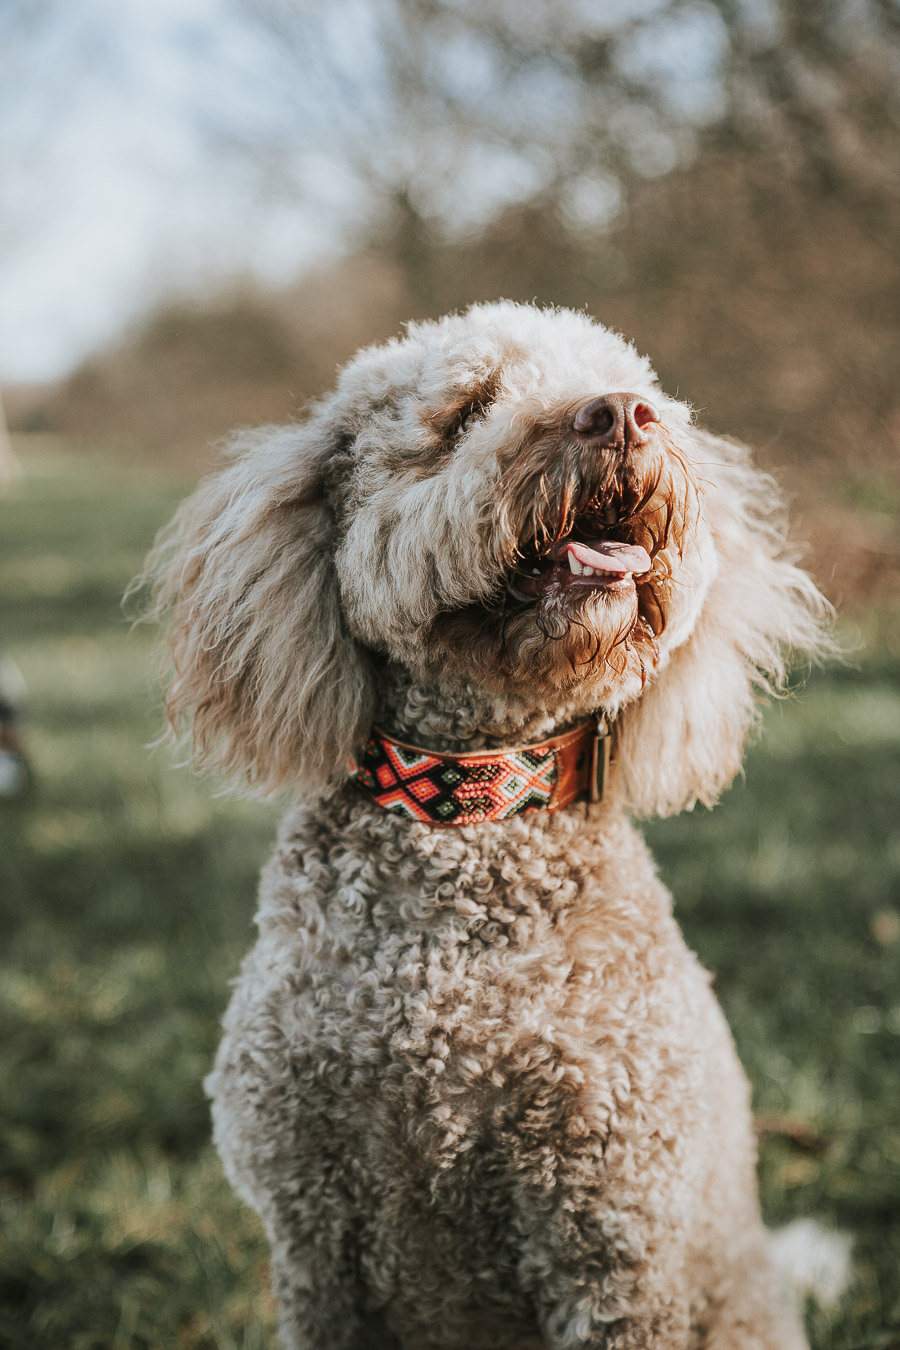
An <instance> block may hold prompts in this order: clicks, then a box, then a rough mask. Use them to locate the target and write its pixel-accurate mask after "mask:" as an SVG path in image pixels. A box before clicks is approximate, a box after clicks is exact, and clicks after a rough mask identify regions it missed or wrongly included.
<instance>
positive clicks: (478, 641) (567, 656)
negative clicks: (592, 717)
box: [435, 433, 698, 688]
mask: <svg viewBox="0 0 900 1350" xmlns="http://www.w3.org/2000/svg"><path fill="white" fill-rule="evenodd" d="M697 503H698V495H697V487H696V483H695V481H694V479H693V476H692V474H691V472H690V470H689V469H688V467H687V465H686V463H685V460H684V457H683V456H682V455H681V453H680V452H679V450H678V448H677V447H676V446H675V445H674V444H673V443H672V442H671V441H670V440H669V439H668V438H667V437H666V436H665V433H660V434H658V435H656V436H655V437H654V438H653V441H652V443H651V444H650V445H648V446H646V447H642V448H641V449H640V450H639V451H638V452H637V453H635V454H631V455H629V456H627V457H625V456H622V455H620V454H616V453H613V452H603V451H596V450H587V449H585V447H584V446H581V445H575V444H572V443H571V442H568V441H567V442H563V443H562V444H561V443H560V442H559V440H558V439H556V440H551V439H550V438H547V439H545V440H543V441H536V442H535V443H534V444H533V445H531V446H529V447H527V448H526V450H525V451H523V452H522V453H520V454H519V455H518V456H517V457H516V460H515V462H514V463H513V464H512V465H511V467H510V469H509V470H508V471H507V472H506V474H505V475H504V477H503V478H502V479H501V481H500V484H499V487H498V503H497V518H498V532H497V543H496V544H495V548H496V552H497V554H498V555H499V556H498V561H499V564H500V568H499V570H500V578H499V580H498V586H497V590H496V593H495V595H493V596H491V597H490V598H489V600H488V601H487V602H486V603H483V604H480V605H473V606H471V607H469V608H468V609H466V610H463V611H457V612H456V613H454V614H450V615H442V616H440V617H439V620H438V622H437V624H436V630H435V635H436V636H437V635H438V634H439V635H440V638H442V639H443V641H441V642H440V644H439V645H440V646H441V648H442V649H443V650H444V652H445V653H446V655H447V657H450V656H451V653H452V654H456V653H459V654H464V657H465V661H466V663H467V665H468V668H469V669H470V670H471V671H472V673H473V674H478V675H479V676H480V677H481V678H483V679H486V680H487V681H488V682H489V683H495V682H496V683H499V684H504V685H508V684H509V683H512V684H514V685H522V684H523V683H528V682H531V683H537V682H540V683H547V684H550V685H551V686H553V687H556V688H572V687H573V686H575V685H578V684H580V683H582V682H584V681H586V680H590V679H592V678H596V677H597V676H598V675H602V676H603V677H606V678H612V679H615V678H617V677H624V676H625V675H626V674H628V673H629V672H635V673H636V674H638V675H639V677H640V679H641V681H643V679H644V678H646V674H647V672H648V671H649V670H650V669H651V668H652V666H653V665H654V664H655V663H656V661H657V659H658V645H657V644H658V640H659V639H660V637H661V635H662V634H663V632H664V630H665V626H666V618H667V609H668V604H669V600H670V598H671V596H672V593H673V587H674V586H675V585H677V581H676V579H675V576H674V574H675V573H676V572H677V567H678V563H679V562H680V560H681V557H682V554H683V551H684V549H685V547H686V545H687V544H688V542H689V539H690V536H691V533H692V531H693V528H694V526H695V524H696V519H697ZM573 546H574V547H573ZM573 558H574V559H576V560H578V559H587V560H589V561H595V562H596V563H597V569H596V571H594V575H592V576H590V575H589V576H585V575H584V574H583V572H582V573H581V574H579V573H578V572H577V571H576V570H575V568H572V567H571V563H572V559H573ZM623 560H624V561H623ZM576 566H578V564H577V562H576ZM604 568H612V569H613V570H612V571H604V570H603V569H604ZM623 568H624V570H623ZM570 569H571V570H570ZM587 570H588V571H589V572H590V571H593V570H594V569H591V568H588V569H587Z"/></svg>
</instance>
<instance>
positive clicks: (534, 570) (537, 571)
mask: <svg viewBox="0 0 900 1350" xmlns="http://www.w3.org/2000/svg"><path fill="white" fill-rule="evenodd" d="M531 575H532V576H533V577H539V576H540V575H541V569H540V568H539V567H532V569H531Z"/></svg>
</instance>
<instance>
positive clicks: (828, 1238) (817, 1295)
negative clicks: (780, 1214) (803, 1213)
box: [770, 1219, 853, 1310]
mask: <svg viewBox="0 0 900 1350" xmlns="http://www.w3.org/2000/svg"><path fill="white" fill-rule="evenodd" d="M770 1244H771V1248H772V1253H773V1255H774V1257H775V1261H776V1264H777V1266H778V1268H779V1269H780V1270H781V1272H782V1274H783V1276H784V1278H785V1280H786V1282H787V1284H788V1285H789V1286H790V1288H791V1289H792V1290H793V1291H794V1293H795V1295H796V1296H797V1298H798V1299H799V1300H801V1301H804V1300H806V1299H808V1298H811V1299H814V1300H815V1302H816V1303H818V1304H819V1306H820V1307H821V1308H824V1309H826V1310H827V1309H828V1308H833V1307H834V1306H835V1305H836V1304H837V1303H838V1302H839V1300H840V1298H841V1295H842V1294H843V1293H844V1290H845V1289H846V1288H847V1285H848V1284H849V1283H850V1266H851V1258H852V1254H853V1238H852V1237H851V1236H850V1235H849V1233H839V1232H837V1231H836V1230H835V1229H833V1228H824V1227H823V1226H822V1225H821V1224H820V1223H817V1222H816V1221H815V1219H795V1220H794V1222H793V1223H789V1224H785V1226H784V1228H776V1229H775V1231H774V1232H772V1233H771V1234H770Z"/></svg>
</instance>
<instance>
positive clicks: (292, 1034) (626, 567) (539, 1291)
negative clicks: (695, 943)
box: [148, 302, 828, 1350]
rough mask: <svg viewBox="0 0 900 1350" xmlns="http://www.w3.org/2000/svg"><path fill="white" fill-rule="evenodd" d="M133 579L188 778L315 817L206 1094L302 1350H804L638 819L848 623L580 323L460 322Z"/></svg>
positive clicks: (688, 436)
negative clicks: (145, 605)
mask: <svg viewBox="0 0 900 1350" xmlns="http://www.w3.org/2000/svg"><path fill="white" fill-rule="evenodd" d="M235 448H236V454H235V456H234V458H233V462H231V463H230V465H228V466H227V467H226V468H225V469H224V471H223V472H221V473H220V474H219V475H218V476H215V477H213V478H212V479H211V480H209V481H207V482H206V483H204V484H202V485H201V486H200V487H199V488H198V490H197V491H196V493H195V494H194V496H193V497H192V498H190V499H189V500H188V501H187V502H186V503H185V504H184V505H183V506H182V508H181V509H180V511H179V513H178V514H177V516H176V518H175V520H174V522H173V524H172V526H171V527H170V528H169V529H168V530H167V531H166V532H165V533H164V535H163V536H162V537H161V540H160V541H159V542H158V544H157V546H156V549H155V551H154V553H153V555H152V556H151V560H150V563H149V569H148V572H149V575H150V576H152V577H153V578H154V579H155V585H156V591H155V601H154V614H155V615H156V616H157V617H160V616H164V615H167V616H168V618H169V623H170V633H171V653H172V667H171V675H170V679H169V681H168V685H167V705H168V713H169V718H170V720H171V723H172V725H173V726H174V727H176V728H178V727H188V728H189V729H190V735H191V744H192V747H193V756H194V759H195V761H196V763H197V764H198V765H199V766H201V767H202V768H206V769H211V770H213V771H215V772H216V773H218V774H220V775H224V776H225V777H226V778H228V779H230V780H232V781H236V782H239V783H242V784H243V785H244V787H245V789H249V790H252V791H255V792H258V793H262V794H272V793H278V792H280V791H282V790H285V789H287V790H289V791H290V792H291V794H292V796H293V798H294V805H293V806H292V808H291V809H290V810H289V812H288V814H287V817H286V819H285V820H284V823H283V825H282V827H281V831H280V836H279V840H278V844H277V848H276V851H275V855H274V857H273V858H272V860H271V861H270V862H269V864H268V865H267V867H266V869H265V871H264V873H263V878H262V884H261V890H260V902H259V913H258V924H259V941H258V943H257V945H256V947H255V948H254V950H253V951H252V952H251V954H250V955H249V957H248V958H247V959H246V961H245V963H244V965H243V968H242V972H241V975H240V978H239V980H238V981H237V984H236V987H235V991H234V995H233V998H232V1001H231V1006H230V1008H229V1009H228V1012H227V1015H226V1018H225V1034H224V1039H223V1041H222V1044H221V1048H220V1050H219V1053H218V1057H217V1060H216V1064H215V1067H214V1070H213V1072H212V1073H211V1075H210V1077H209V1079H208V1083H207V1087H208V1091H209V1094H210V1096H211V1098H212V1103H213V1118H214V1132H215V1140H216V1144H217V1147H218V1150H219V1153H220V1155H221V1157H222V1160H223V1163H224V1166H225V1170H226V1172H227V1175H228V1177H229V1178H230V1180H231V1182H232V1184H233V1186H234V1187H235V1189H236V1191H237V1192H238V1194H239V1195H240V1196H241V1197H242V1198H243V1199H244V1200H245V1201H246V1202H247V1203H248V1204H249V1205H251V1206H252V1207H253V1208H254V1209H255V1210H256V1211H257V1213H258V1214H259V1216H260V1218H261V1220H262V1223H263V1225H264V1227H265V1231H266V1234H267V1236H268V1240H269V1242H270V1244H271V1249H272V1272H273V1282H274V1287H275V1292H276V1296H277V1302H278V1307H279V1318H280V1334H281V1337H282V1340H283V1343H284V1346H285V1347H286V1348H287V1350H460V1348H461V1347H466V1348H467V1350H486V1348H487V1347H490V1348H491V1350H513V1348H514V1347H515V1350H526V1348H532V1347H534V1348H536V1347H549V1350H587V1348H588V1347H600V1346H602V1347H604V1348H605V1350H651V1348H655V1347H659V1348H660V1350H663V1347H664V1348H665V1350H687V1348H688V1347H691V1348H699V1347H705V1348H706V1350H751V1348H752V1350H801V1347H803V1346H804V1345H805V1340H804V1336H803V1332H802V1330H801V1327H800V1323H799V1319H798V1318H797V1316H796V1314H795V1311H794V1310H793V1308H792V1306H791V1300H790V1298H789V1296H788V1295H787V1294H786V1292H785V1290H784V1288H783V1287H782V1283H781V1278H780V1275H779V1273H778V1271H777V1270H776V1269H775V1266H774V1263H773V1260H772V1258H771V1256H770V1252H769V1248H768V1244H767V1239H766V1235H765V1232H764V1229H763V1226H762V1223H761V1220H760V1216H759V1208H758V1200H757V1190H756V1181H755V1171H754V1168H755V1147H754V1135H753V1127H752V1121H751V1114H750V1108H749V1094H748V1086H747V1083H746V1081H745V1078H744V1075H743V1072H742V1070H741V1068H740V1066H739V1064H738V1061H737V1057H736V1055H735V1051H734V1048H733V1045H732V1041H731V1037H730V1034H729V1032H728V1030H727V1028H726V1025H725V1022H724V1019H723V1017H722V1014H721V1012H720V1009H719V1007H718V1004H717V1003H716V1001H715V998H714V997H713V994H712V993H711V990H710V980H709V976H708V975H707V974H706V972H705V971H704V970H703V969H702V967H701V966H700V965H699V963H698V962H697V960H696V959H695V957H694V956H693V955H692V954H691V953H690V952H689V951H688V949H687V948H686V946H685V944H684V941H683V939H682V937H681V935H680V932H679V930H678V927H677V925H676V923H675V921H674V919H673V916H672V902H671V897H670V896H669V894H668V893H667V891H666V890H665V888H664V887H663V885H662V884H661V882H660V880H659V879H658V877H657V875H656V871H655V869H654V865H653V862H652V860H651V858H650V856H649V854H648V851H647V849H646V847H645V845H644V843H643V840H642V838H641V836H640V834H639V833H638V832H637V831H636V829H635V827H634V826H633V824H632V823H631V818H632V817H646V816H650V815H654V814H655V815H667V814H670V813H672V812H676V811H679V810H682V809H684V808H690V807H691V806H692V805H694V804H695V803H698V802H700V803H703V804H705V805H711V804H712V803H713V802H714V801H715V800H716V798H717V796H718V795H719V794H720V792H721V791H722V790H723V789H724V788H725V787H726V786H727V785H728V784H729V782H730V781H731V780H732V778H733V777H734V775H735V774H736V772H737V771H738V769H739V767H740V764H741V757H742V748H743V745H744V741H745V738H746V736H747V734H748V731H750V729H751V728H752V727H753V726H754V724H755V723H756V721H757V719H758V709H759V705H760V696H761V695H765V694H766V693H767V692H773V691H777V690H779V689H781V688H782V687H783V685H784V681H785V670H786V662H787V661H788V659H789V655H790V653H794V654H799V655H800V656H801V657H803V658H805V659H808V658H811V657H813V656H815V655H816V654H817V653H818V652H820V651H821V650H822V648H823V645H824V643H825V642H826V641H827V638H826V637H825V634H826V630H827V623H828V607H827V605H826V602H825V601H824V600H823V599H822V597H821V596H820V595H819V593H818V591H817V589H816V587H815V586H814V584H813V582H812V581H811V580H810V579H809V577H808V576H807V575H806V574H805V573H804V572H803V571H801V570H799V569H798V567H797V566H796V565H795V564H794V563H793V562H792V561H791V560H790V558H789V557H786V556H785V554H784V532H783V528H782V523H781V505H780V501H779V493H778V490H777V488H776V485H775V483H774V482H773V480H772V479H771V478H770V477H768V476H766V475H764V474H763V473H761V472H760V471H758V470H757V469H756V468H754V467H753V466H752V465H751V462H750V459H749V456H748V453H747V452H746V450H744V449H743V448H742V447H740V446H739V445H737V444H734V443H732V442H731V441H727V440H723V439H720V438H718V437H715V436H713V435H710V434H708V433H707V432H705V431H702V430H700V429H699V428H698V427H697V426H696V425H695V423H694V419H693V417H692V414H691V412H690V410H689V408H688V407H687V406H686V405H685V404H684V403H682V402H679V401H677V400H675V399H673V398H670V397H668V396H667V395H666V394H665V393H663V391H662V390H661V388H660V386H659V384H658V381H657V379H656V377H655V375H654V373H653V370H652V369H651V366H650V364H649V363H648V361H647V360H645V359H644V358H643V357H641V356H639V355H638V354H637V352H636V351H635V350H634V349H633V347H631V346H630V345H628V343H626V342H625V341H624V340H623V339H622V338H620V337H619V336H617V335H615V334H614V333H611V332H609V331H607V330H606V329H605V328H603V327H601V326H600V325H599V324H598V323H596V322H594V321H593V320H592V319H591V318H589V317H588V316H587V315H585V314H583V313H574V312H571V311H567V310H559V309H541V308H537V307H534V306H528V305H518V304H513V303H509V302H501V303H497V304H485V305H476V306H474V307H472V308H470V309H469V310H467V311H466V312H465V313H462V314H456V315H451V316H448V317H446V318H443V319H441V320H440V321H438V322H423V323H417V324H411V325H410V326H409V328H408V331H407V333H406V335H405V336H404V337H403V338H402V339H397V340H394V341H391V342H388V343H386V344H385V345H380V346H374V347H370V348H368V349H365V350H363V351H361V352H360V353H358V354H357V355H356V356H355V357H354V359H353V360H351V361H350V363H349V364H348V365H347V366H346V368H345V369H344V370H343V371H342V373H341V374H340V377H339V380H338V383H337V386H336V389H335V391H334V392H333V393H332V394H331V395H330V396H329V397H327V398H325V399H323V400H322V401H320V402H319V403H317V404H316V405H314V406H313V407H312V409H311V410H310V412H309V414H308V416H307V417H306V420H305V421H303V422H302V423H298V424H297V425H292V426H287V427H283V428H271V427H270V428H264V429H262V430H261V431H257V432H252V433H247V434H243V435H241V436H239V437H238V439H237V441H236V447H235Z"/></svg>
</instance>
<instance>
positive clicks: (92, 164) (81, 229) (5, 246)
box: [0, 0, 334, 382]
mask: <svg viewBox="0 0 900 1350" xmlns="http://www.w3.org/2000/svg"><path fill="white" fill-rule="evenodd" d="M37 2H38V0H32V3H33V5H35V6H36V4H37ZM2 36H3V34H2V30H0V39H2ZM23 48H24V50H23V51H20V54H19V60H20V63H21V64H20V65H19V67H18V69H17V71H16V72H15V74H16V77H17V87H16V88H15V89H10V87H9V85H7V93H6V95H4V96H3V98H2V103H0V119H2V126H0V158H2V161H3V165H4V168H5V171H6V172H5V174H4V177H5V179H6V186H5V189H4V190H3V191H2V196H0V208H2V215H0V381H7V382H12V381H18V380H41V379H47V378H53V377H55V376H57V375H60V374H62V373H64V372H65V371H66V370H68V369H69V368H71V366H72V365H73V364H74V363H75V362H77V360H78V359H79V358H80V357H81V356H83V355H84V354H85V353H86V352H87V351H89V350H90V349H91V348H93V347H95V346H97V345H98V344H101V343H102V342H104V341H105V340H108V339H109V338H110V337H112V336H113V335H114V334H115V332H116V331H117V330H118V329H119V328H121V327H122V325H123V324H124V323H127V322H128V321H129V319H131V318H133V317H134V316H136V315H138V314H140V313H141V312H142V311H143V310H144V309H145V308H146V307H147V306H148V304H150V303H152V302H153V301H154V300H156V299H158V298H159V297H160V296H161V295H162V294H165V293H166V292H167V291H171V290H174V289H179V290H185V289H187V290H190V289H192V288H196V289H199V288H202V287H203V286H204V285H205V284H208V282H209V281H210V279H211V278H214V277H216V276H227V275H230V274H233V273H235V272H239V273H240V272H244V273H246V272H252V273H256V274H257V275H259V276H261V277H262V278H263V279H264V280H267V281H272V282H277V281H280V280H284V279H286V278H288V277H290V276H291V275H293V274H295V273H296V272H297V271H298V270H299V269H301V268H302V267H303V266H304V264H306V263H308V262H310V261H311V260H312V259H314V258H317V257H321V256H323V255H325V254H327V253H328V252H329V251H330V250H332V249H333V248H334V231H333V227H332V226H331V222H330V221H329V220H328V218H327V216H325V215H323V214H322V213H321V212H318V213H317V212H314V211H310V210H303V209H298V207H297V205H296V204H293V205H289V204H288V203H287V202H286V201H284V200H277V199H266V197H265V194H264V193H261V190H260V182H259V181H258V179H257V178H256V177H255V176H254V175H253V174H252V173H251V172H250V168H249V166H248V165H247V164H246V163H245V162H244V161H243V159H242V157H241V156H238V155H236V156H234V157H233V158H229V156H228V155H224V156H216V157H215V163H214V164H213V163H211V161H210V147H209V141H208V139H207V137H206V136H205V135H204V127H205V126H206V124H207V122H208V121H209V120H210V118H211V114H212V113H214V111H215V110H217V109H219V108H221V107H223V106H224V105H226V104H227V106H228V109H229V115H230V116H231V117H234V118H236V119H240V118H241V117H242V116H245V117H246V118H247V120H248V121H252V120H253V119H254V118H255V117H258V115H259V113H258V108H254V107H253V106H248V107H247V108H244V109H242V107H241V102H242V99H243V100H245V101H247V102H248V104H252V103H253V97H254V90H255V88H256V82H257V81H258V79H259V66H260V63H261V61H262V59H263V58H262V53H261V52H259V51H258V50H257V49H256V48H255V46H254V41H253V35H252V34H251V33H249V32H248V31H247V30H246V29H245V28H244V27H243V26H242V25H241V24H240V22H239V21H238V20H237V19H236V18H235V17H234V15H233V14H232V12H231V10H230V8H229V6H228V4H227V2H226V0H115V2H114V3H110V0H76V3H74V4H66V3H65V0H61V3H60V4H59V7H58V11H57V12H56V13H55V14H54V16H53V19H52V22H49V23H47V24H46V31H45V32H43V33H42V34H39V35H38V36H37V37H35V36H34V35H32V36H31V38H30V39H29V41H28V42H27V43H26V44H23ZM2 73H3V67H2V65H0V75H2Z"/></svg>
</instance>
